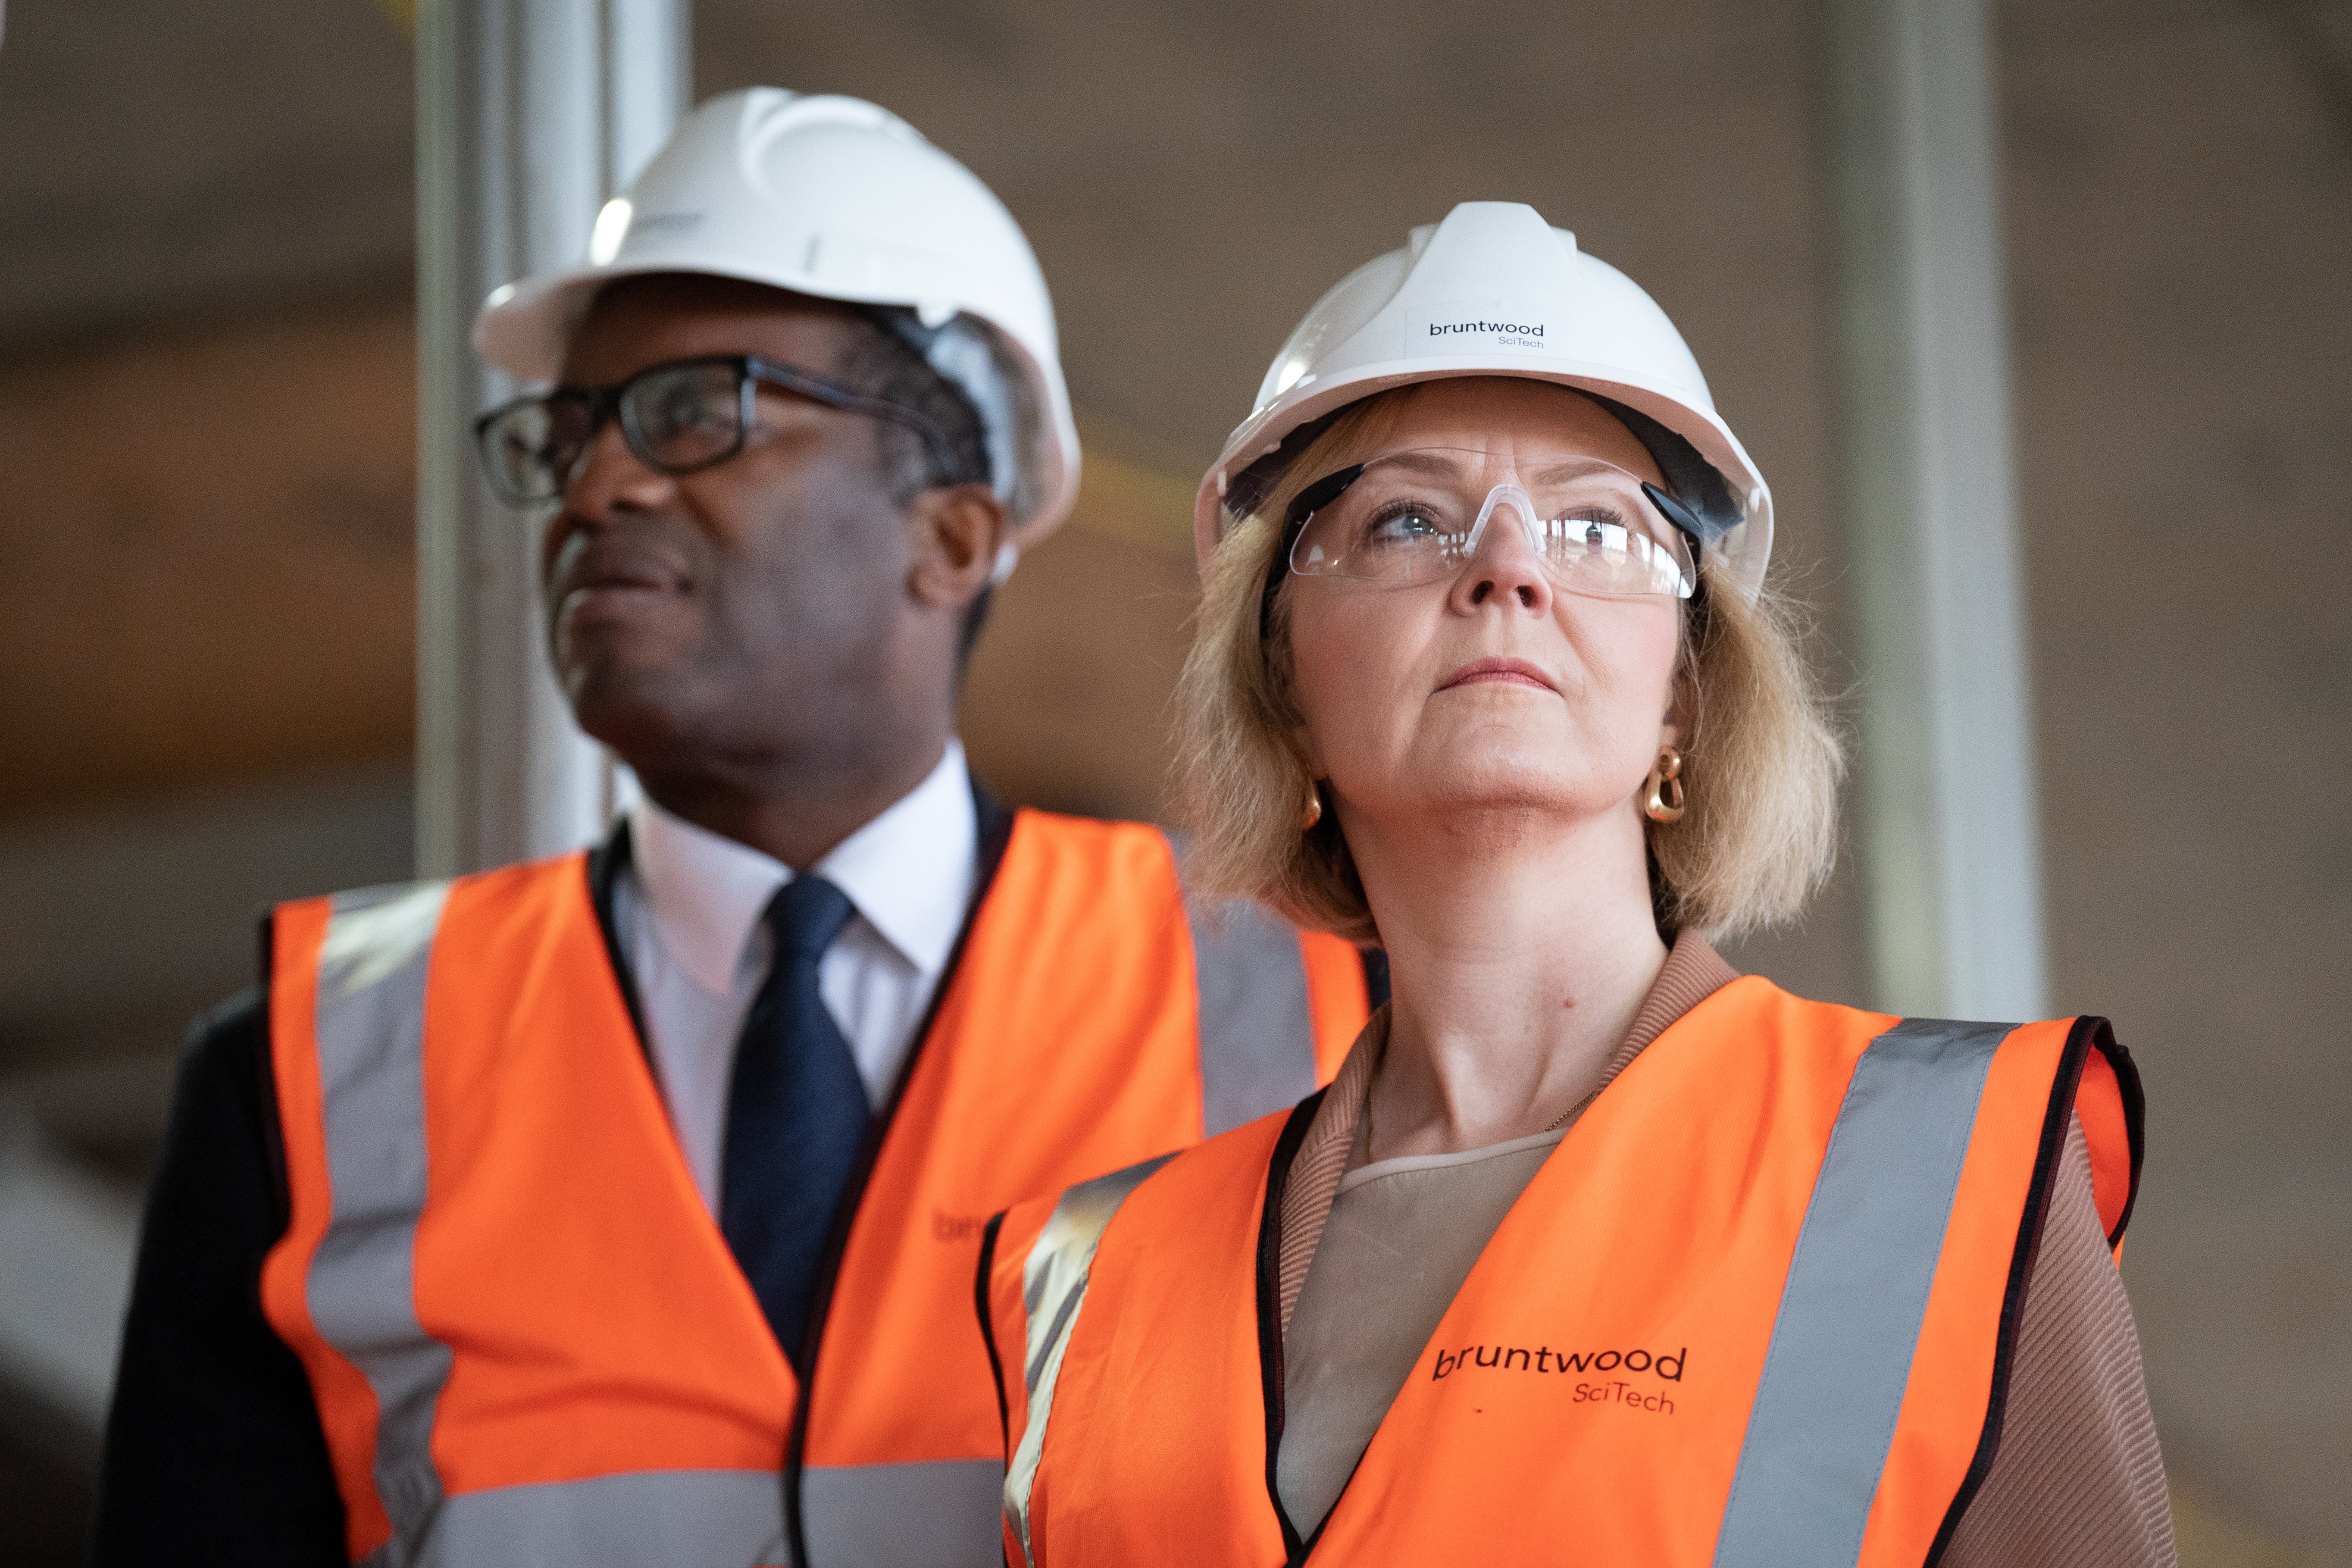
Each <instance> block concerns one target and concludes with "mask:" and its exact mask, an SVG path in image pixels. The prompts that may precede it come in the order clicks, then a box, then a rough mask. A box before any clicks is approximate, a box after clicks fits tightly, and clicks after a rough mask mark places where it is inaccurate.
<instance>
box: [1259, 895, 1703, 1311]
mask: <svg viewBox="0 0 2352 1568" xmlns="http://www.w3.org/2000/svg"><path fill="white" fill-rule="evenodd" d="M1738 978H1739V972H1738V970H1736V969H1734V968H1732V967H1731V965H1729V964H1727V963H1724V962H1723V960H1722V958H1721V957H1719V956H1717V952H1716V951H1715V949H1714V948H1712V947H1710V946H1708V945H1707V942H1706V938H1705V937H1703V936H1700V935H1699V934H1698V933H1697V932H1696V931H1684V932H1682V933H1681V934H1680V935H1678V936H1676V937H1675V945H1674V947H1673V949H1672V950H1671V951H1669V952H1667V954H1666V962H1665V964H1664V967H1662V968H1661V969H1660V970H1659V971H1658V977H1657V979H1655V980H1654V981H1652V982H1651V983H1650V994H1649V995H1648V996H1647V997H1645V998H1643V1002H1642V1009H1641V1011H1640V1012H1638V1013H1636V1014H1634V1015H1633V1027H1631V1028H1629V1029H1627V1030H1626V1031H1625V1037H1624V1039H1623V1040H1622V1041H1620V1042H1619V1043H1618V1046H1617V1050H1616V1053H1615V1054H1614V1055H1612V1057H1611V1058H1609V1065H1608V1066H1607V1067H1606V1068H1602V1069H1601V1087H1602V1088H1604V1089H1605V1088H1607V1087H1608V1085H1609V1083H1610V1080H1612V1079H1614V1078H1615V1077H1616V1076H1617V1075H1618V1074H1619V1073H1621V1072H1623V1071H1624V1070H1625V1068H1626V1066H1627V1064H1629V1063H1631V1062H1632V1061H1633V1058H1635V1057H1637V1056H1640V1055H1641V1054H1642V1048H1643V1047H1645V1046H1647V1045H1648V1044H1649V1043H1650V1042H1651V1041H1652V1040H1654V1039H1656V1038H1657V1037H1659V1036H1660V1035H1663V1034H1664V1033H1665V1032H1666V1026H1668V1025H1669V1024H1672V1023H1673V1022H1674V1021H1675V1019H1677V1018H1679V1017H1681V1016H1683V1015H1684V1014H1685V1013H1687V1012H1689V1011H1690V1010H1691V1009H1692V1008H1694V1007H1696V1006H1697V1005H1699V1004H1700V1003H1701V1002H1704V1001H1706V999H1707V998H1708V997H1709V996H1712V995H1714V994H1715V993H1716V992H1717V991H1718V990H1720V989H1721V988H1723V987H1724V986H1726V985H1728V984H1731V983H1732V982H1733V981H1735V980H1737V979H1738ZM1388 1037H1389V1010H1388V1009H1387V1008H1386V1007H1382V1008H1381V1010H1380V1011H1379V1012H1377V1013H1375V1014H1373V1015H1372V1016H1371V1019H1370V1022H1369V1023H1367V1024H1365V1026H1364V1032H1363V1033H1362V1034H1360V1035H1358V1036H1357V1037H1356V1043H1355V1044H1354V1045H1353V1046H1351V1047H1349V1050H1348V1059H1347V1060H1346V1061H1345V1062H1343V1063H1341V1064H1340V1067H1339V1077H1338V1078H1336V1079H1332V1080H1331V1087H1330V1088H1329V1089H1328V1090H1326V1091H1325V1092H1324V1095H1323V1103H1322V1104H1321V1105H1319V1106H1317V1107H1316V1108H1315V1120H1314V1121H1311V1122H1309V1123H1308V1124H1307V1136H1306V1138H1305V1139H1303V1140H1302V1141H1301V1142H1299V1145H1298V1153H1297V1157H1296V1158H1294V1159H1293V1160H1292V1161H1291V1163H1290V1176H1289V1179H1288V1181H1287V1182H1286V1184H1285V1185H1284V1187H1283V1189H1282V1212H1281V1215H1280V1218H1279V1223H1280V1224H1281V1226H1282V1236H1281V1243H1282V1249H1281V1252H1280V1254H1279V1257H1278V1261H1277V1264H1276V1276H1277V1282H1278V1284H1279V1286H1280V1289H1281V1300H1282V1328H1283V1331H1284V1332H1285V1333H1288V1332H1289V1331H1290V1314H1291V1311H1292V1310H1293V1309H1295V1308H1296V1307H1297V1305H1298V1292H1299V1291H1300V1290H1301V1289H1305V1288H1306V1285H1307V1265H1309V1264H1311V1263H1313V1262H1314V1261H1315V1247H1316V1244H1317V1243H1318V1242H1319V1241H1321V1240H1322V1239H1323V1225H1324V1222H1325V1221H1326V1220H1328V1219H1329V1218H1330V1217H1331V1204H1332V1200H1333V1199H1335V1198H1337V1197H1338V1196H1339V1178H1340V1177H1342V1176H1344V1175H1346V1174H1347V1173H1348V1152H1349V1150H1350V1149H1352V1148H1354V1147H1355V1143H1356V1124H1357V1123H1358V1122H1359V1121H1361V1120H1363V1115H1364V1091H1365V1090H1366V1089H1368V1088H1370V1085H1371V1081H1372V1068H1373V1067H1374V1065H1375V1064H1376V1063H1378V1062H1379V1061H1380V1059H1381V1047H1382V1046H1384V1045H1386V1044H1387V1043H1388Z"/></svg>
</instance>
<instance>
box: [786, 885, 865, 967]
mask: <svg viewBox="0 0 2352 1568" xmlns="http://www.w3.org/2000/svg"><path fill="white" fill-rule="evenodd" d="M852 912H853V910H852V908H851V905H850V902H849V895H848V894H847V893H845V892H843V891H842V890H841V889H839V888H836V887H835V886H834V885H833V884H832V883H831V882H828V881H826V880H825V879H824V878H822V877H795V878H793V879H792V880H791V881H789V882H787V883H785V884H784V885H783V886H782V887H781V888H779V889H776V896H775V897H774V898H773V899H771V900H768V912H767V914H766V916H765V917H764V918H765V919H766V921H767V922H768V930H769V931H772V933H774V936H775V939H776V957H777V959H778V960H779V961H780V962H781V961H782V959H783V958H784V957H785V956H786V955H787V954H790V955H791V956H793V957H794V958H798V959H802V960H804V961H806V962H808V963H814V962H815V961H816V960H818V959H820V958H822V957H824V950H825V949H826V948H828V947H831V946H832V945H833V939H834V938H835V937H837V936H839V935H840V934H841V928H842V927H843V926H845V925H847V924H848V923H849V917H850V915H851V913H852Z"/></svg>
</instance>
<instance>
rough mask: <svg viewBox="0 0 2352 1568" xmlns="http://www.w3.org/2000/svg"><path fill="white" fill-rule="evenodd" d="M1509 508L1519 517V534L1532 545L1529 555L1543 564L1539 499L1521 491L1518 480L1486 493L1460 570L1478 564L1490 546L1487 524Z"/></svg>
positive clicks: (1467, 539)
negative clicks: (1537, 502) (1478, 560)
mask: <svg viewBox="0 0 2352 1568" xmlns="http://www.w3.org/2000/svg"><path fill="white" fill-rule="evenodd" d="M1506 507H1507V508H1509V509H1510V510H1512V511H1513V512H1515V513H1516V514H1517V517H1518V521H1519V535H1520V537H1521V538H1523V539H1525V540H1526V541H1527V542H1528V552H1529V553H1530V554H1532V555H1533V556H1534V557H1535V559H1536V561H1537V562H1538V564H1539V565H1540V563H1541V562H1542V560H1543V551H1544V541H1543V535H1542V533H1541V532H1540V531H1539V529H1540V526H1541V525H1540V524H1539V523H1538V521H1537V518H1536V503H1535V498H1534V497H1532V496H1530V495H1528V492H1527V491H1526V490H1524V489H1520V488H1519V486H1518V483H1517V480H1515V479H1504V480H1502V481H1501V482H1499V483H1498V484H1496V485H1495V486H1494V488H1493V489H1489V490H1488V491H1487V492H1486V500H1485V501H1484V502H1483V503H1482V504H1481V505H1480V506H1479V508H1478V518H1477V521H1475V522H1473V523H1472V524H1471V525H1470V531H1469V533H1468V534H1467V535H1466V536H1465V538H1464V539H1463V541H1462V555H1461V563H1460V569H1462V570H1466V569H1467V568H1469V567H1470V566H1471V565H1472V564H1473V563H1475V562H1476V561H1477V559H1478V552H1480V551H1481V550H1483V549H1484V548H1485V547H1486V523H1487V521H1488V520H1489V519H1491V518H1492V517H1493V516H1494V515H1495V513H1496V511H1498V510H1502V509H1504V508H1506Z"/></svg>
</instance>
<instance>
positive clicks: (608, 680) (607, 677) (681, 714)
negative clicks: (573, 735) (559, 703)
mask: <svg viewBox="0 0 2352 1568" xmlns="http://www.w3.org/2000/svg"><path fill="white" fill-rule="evenodd" d="M691 685H692V683H691V682H689V681H688V680H687V679H683V678H682V677H680V676H678V675H677V674H676V673H674V672H670V671H665V670H657V669H646V668H642V667H637V666H633V665H631V664H629V663H628V662H626V661H625V660H621V659H617V658H598V659H593V660H591V661H589V662H588V663H586V664H585V665H583V666H581V667H579V668H574V669H572V670H568V671H566V672H565V675H564V681H563V686H564V695H565V697H566V699H567V700H569V701H570V703H571V705H572V719H573V721H575V722H576V723H578V724H579V726H580V728H581V729H582V730H583V731H586V732H587V734H588V735H589V736H590V737H591V738H592V739H593V740H595V741H597V742H601V743H603V744H604V745H606V746H609V747H610V748H612V750H613V751H614V752H616V753H618V754H619V756H620V758H621V760H622V761H624V762H625V763H628V764H629V765H630V766H631V767H635V768H640V769H642V768H643V767H644V766H645V765H646V763H652V762H656V761H658V760H659V759H661V758H662V757H664V756H666V755H668V754H672V753H675V752H677V751H679V750H681V749H684V748H687V747H688V746H690V744H691V737H692V735H693V734H694V732H695V731H696V730H697V729H698V725H697V724H696V722H695V720H696V716H697V712H698V708H699V706H700V705H698V704H697V703H696V702H694V701H693V700H692V695H691V691H690V687H691Z"/></svg>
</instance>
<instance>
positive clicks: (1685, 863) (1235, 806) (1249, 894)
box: [1176, 387, 1845, 945]
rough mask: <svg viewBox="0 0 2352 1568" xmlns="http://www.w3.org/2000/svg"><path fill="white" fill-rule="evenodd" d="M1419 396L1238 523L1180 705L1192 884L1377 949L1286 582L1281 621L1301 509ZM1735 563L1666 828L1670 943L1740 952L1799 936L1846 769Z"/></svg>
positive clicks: (1712, 580)
mask: <svg viewBox="0 0 2352 1568" xmlns="http://www.w3.org/2000/svg"><path fill="white" fill-rule="evenodd" d="M1411 392H1412V388H1411V387H1399V388H1396V389H1393V390H1391V391H1389V392H1384V393H1381V394H1379V395H1375V396H1372V397H1370V398H1367V399H1365V400H1364V401H1362V402H1360V403H1358V404H1356V405H1352V406H1350V407H1349V408H1348V409H1347V410H1346V411H1345V412H1344V413H1342V414H1341V415H1340V416H1339V418H1337V419H1336V420H1334V421H1333V422H1332V424H1331V426H1329V428H1328V429H1326V430H1325V431H1324V432H1323V433H1322V434H1321V435H1320V436H1319V437H1317V438H1316V440H1315V441H1314V442H1313V444H1312V445H1310V446H1309V447H1307V450H1306V451H1305V452H1304V453H1302V454H1301V455H1300V456H1299V457H1298V458H1297V460H1295V461H1293V462H1292V463H1291V464H1290V465H1289V468H1288V469H1287V471H1286V473H1285V474H1284V475H1283V477H1282V478H1281V479H1279V480H1278V481H1277V482H1276V485H1275V487H1274V489H1273V490H1272V492H1271V493H1270V494H1268V495H1267V496H1266V497H1265V500H1263V501H1262V502H1261V503H1259V504H1258V505H1257V506H1256V507H1255V509H1254V510H1252V511H1251V512H1250V513H1249V514H1248V515H1247V516H1244V517H1241V518H1237V519H1236V518H1234V517H1232V516H1231V515H1230V514H1228V517H1227V519H1226V521H1227V522H1228V524H1229V526H1228V527H1227V529H1226V531H1225V534H1224V537H1223V541H1222V542H1220V543H1219V544H1218V546H1217V548H1216V551H1215V552H1214V553H1213V555H1211V557H1210V559H1209V565H1208V571H1207V574H1206V580H1205V582H1204V583H1203V584H1202V600H1201V611H1200V617H1199V620H1198V623H1197V625H1196V627H1195V631H1194V635H1193V639H1192V652H1191V654H1190V655H1189V656H1188V657H1187V658H1186V659H1185V661H1184V670H1183V674H1182V676H1181V678H1180V679H1179V680H1178V683H1177V688H1176V705H1177V773H1178V800H1179V805H1180V809H1181V813H1182V816H1183V817H1184V819H1185V822H1186V825H1187V826H1188V827H1189V828H1190V829H1191V831H1192V835H1193V840H1192V847H1191V849H1190V852H1189V855H1188V858H1187V879H1188V880H1189V881H1191V882H1192V884H1193V885H1194V886H1196V887H1197V888H1199V889H1201V890H1202V891H1203V892H1206V893H1211V894H1215V895H1222V896H1226V897H1237V898H1254V899H1258V900H1263V901H1265V903H1267V904H1268V905H1270V906H1272V907H1273V908H1274V909H1276V910H1279V911H1281V912H1282V913H1283V914H1285V915H1286V916H1288V917H1289V918H1290V919H1291V920H1293V921H1297V922H1298V923H1299V924H1300V925H1303V926H1307V927H1309V928H1311V929H1314V930H1318V931H1332V932H1336V933H1337V934H1339V935H1340V936H1343V937H1347V938H1349V940H1351V941H1354V942H1361V943H1365V944H1368V945H1377V944H1378V942H1379V941H1380V933H1379V931H1378V930H1377V929H1376V928H1375V927H1374V925H1373V922H1372V911H1371V908H1370V905H1369V904H1368V903H1367V902H1366V901H1365V899H1364V887H1363V883H1362V881H1361V879H1360V878H1359V877H1358V876H1357V873H1356V865H1355V860H1354V858H1353V857H1352V856H1350V855H1349V852H1348V841H1347V838H1346V836H1345V835H1344V834H1343V833H1342V832H1341V830H1340V828H1339V822H1338V820H1337V817H1336V816H1333V815H1328V814H1327V815H1326V816H1324V817H1323V819H1322V821H1321V822H1320V823H1318V824H1317V825H1316V826H1314V827H1313V828H1311V829H1309V830H1307V831H1306V832H1303V833H1302V832H1301V831H1300V830H1299V817H1300V814H1301V811H1302V809H1303V808H1304V806H1305V805H1306V801H1307V787H1308V784H1309V782H1310V781H1309V779H1308V776H1307V764H1306V763H1305V760H1304V758H1303V757H1302V755H1301V753H1300V751H1299V747H1298V737H1299V734H1300V731H1301V730H1302V729H1303V727H1304V721H1303V720H1302V719H1301V717H1300V715H1299V712H1298V710H1297V705H1296V703H1295V702H1294V701H1293V700H1292V698H1291V683H1290V637H1289V632H1290V628H1289V611H1288V605H1289V601H1288V595H1284V594H1282V593H1280V592H1279V586H1278V584H1277V591H1276V595H1275V597H1274V601H1273V605H1272V607H1271V612H1270V613H1268V612H1267V611H1266V610H1265V608H1263V606H1264V605H1265V591H1266V583H1267V580H1268V577H1269V575H1270V574H1273V573H1274V572H1275V571H1276V559H1275V557H1276V552H1277V551H1279V550H1280V549H1281V547H1282V534H1283V517H1284V514H1285V513H1286V511H1287V510H1288V509H1289V506H1290V503H1291V501H1292V500H1293V499H1294V498H1295V497H1297V494H1298V492H1299V491H1300V490H1302V489H1305V488H1306V487H1307V485H1308V484H1309V483H1311V482H1313V481H1314V480H1315V479H1319V478H1320V477H1321V476H1323V475H1325V474H1327V473H1331V472H1335V471H1336V470H1338V469H1339V468H1345V467H1347V466H1348V465H1349V464H1350V463H1354V462H1358V461H1360V460H1361V459H1362V458H1364V457H1366V456H1368V455H1370V453H1372V452H1374V451H1377V450H1378V449H1379V447H1380V446H1381V443H1382V441H1383V440H1384V438H1385V437H1386V436H1387V434H1388V432H1389V430H1390V429H1391V427H1392V426H1394V424H1395V422H1396V418H1397V415H1398V412H1399V410H1400V407H1401V405H1402V400H1403V398H1404V397H1405V396H1406V395H1409V394H1410V393H1411ZM1800 643H1801V623H1800V622H1799V620H1798V617H1797V616H1796V614H1795V612H1794V610H1793V608H1792V606H1791V605H1790V604H1789V603H1788V601H1787V600H1786V599H1784V598H1783V597H1781V596H1780V595H1779V594H1778V593H1776V592H1775V591H1774V589H1773V588H1772V586H1771V585H1769V584H1767V586H1766V587H1765V589H1764V590H1763V591H1762V592H1761V593H1759V595H1757V597H1756V598H1755V599H1754V600H1753V601H1752V602H1751V601H1750V600H1748V598H1747V597H1746V596H1745V595H1743V594H1742V593H1741V592H1740V591H1739V589H1738V588H1737V587H1736V586H1733V585H1732V584H1728V583H1726V582H1724V581H1723V580H1722V578H1721V577H1720V575H1719V573H1718V571H1717V557H1715V556H1713V555H1703V556H1702V557H1701V562H1700V568H1699V590H1698V592H1697V594H1696V595H1693V596H1692V597H1691V598H1690V599H1689V600H1687V601H1685V605H1684V619H1683V638H1682V652H1681V655H1680V663H1679V668H1677V670H1676V673H1675V685H1676V689H1677V695H1678V702H1677V706H1678V708H1679V710H1681V712H1682V713H1683V714H1685V716H1686V717H1687V720H1688V721H1687V722H1686V723H1685V724H1684V725H1683V731H1684V734H1683V742H1682V747H1681V750H1682V752H1683V754H1684V758H1685V761H1684V764H1683V775H1682V776H1683V780H1684V782H1685V794H1686V800H1687V809H1686V810H1685V814H1684V816H1683V818H1682V820H1681V821H1679V822H1676V823H1674V824H1672V825H1671V826H1668V825H1664V824H1659V823H1655V822H1653V823H1650V824H1649V825H1648V830H1649V843H1650V855H1651V861H1652V866H1653V871H1652V883H1653V889H1654V895H1655V897H1654V902H1655V904H1656V906H1657V910H1658V916H1659V921H1660V923H1661V926H1662V927H1663V928H1664V929H1665V930H1666V931H1669V932H1671V931H1673V930H1675V929H1677V928H1680V927H1684V926H1688V927H1690V928H1692V929H1694V930H1696V931H1699V932H1701V933H1702V934H1705V935H1706V936H1709V937H1727V936H1734V935H1738V933H1740V932H1742V931H1750V930H1753V929H1755V928H1757V927H1759V926H1766V925H1773V924H1778V923H1780V922H1782V921H1789V920H1791V919H1793V918H1795V916H1796V915H1797V914H1798V913H1800V912H1801V910H1803V908H1804V906H1805V903H1806V901H1807V900H1809V899H1810V898H1811V896H1812V894H1813V892H1814V891H1815V889H1818V888H1819V887H1820V886H1821V883H1822V879H1824V878H1826V877H1827V876H1828V875H1829V870H1830V867H1831V864H1832V861H1833V860H1834V859H1835V858H1836V852H1837V789H1838V782H1839V780H1840V778H1841V777H1842V776H1843V773H1844V771H1845V761H1844V754H1843V748H1842V747H1841V746H1840V744H1839V742H1838V737H1837V733H1836V731H1835V729H1834V728H1833V727H1832V723H1831V721H1830V718H1829V714H1828V710H1827V706H1826V704H1825V702H1824V700H1823V699H1822V695H1821V691H1820V689H1819V686H1818V683H1817V682H1816V681H1815V679H1814V678H1813V674H1812V671H1811V668H1809V667H1808V666H1807V664H1806V662H1805V659H1804V657H1803V655H1802V653H1801V649H1800Z"/></svg>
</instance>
